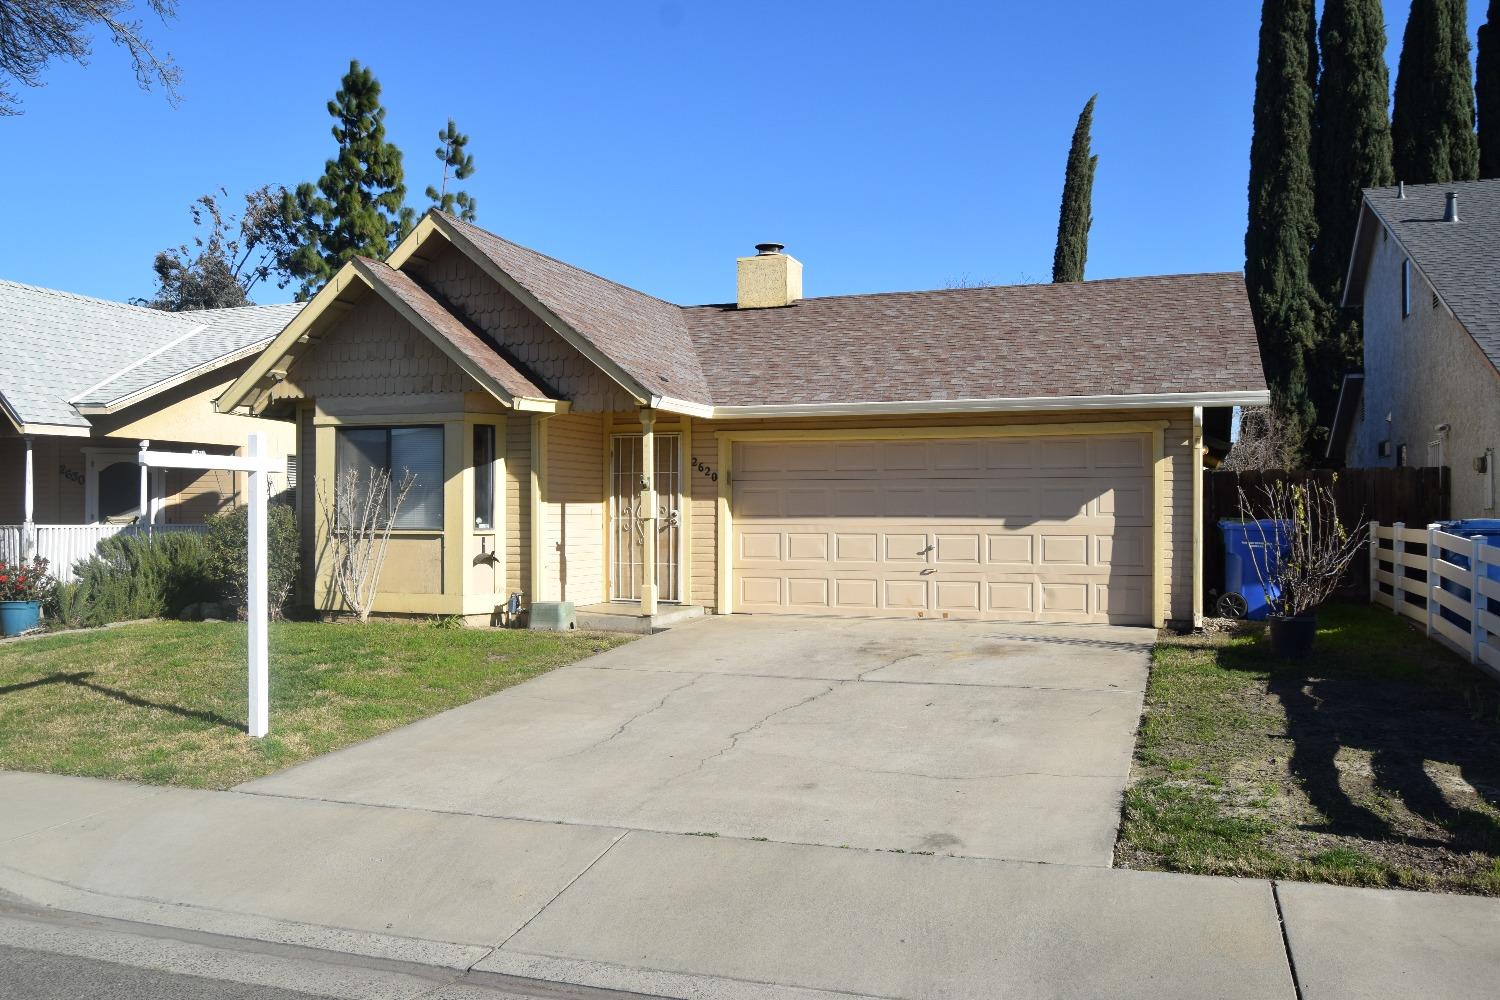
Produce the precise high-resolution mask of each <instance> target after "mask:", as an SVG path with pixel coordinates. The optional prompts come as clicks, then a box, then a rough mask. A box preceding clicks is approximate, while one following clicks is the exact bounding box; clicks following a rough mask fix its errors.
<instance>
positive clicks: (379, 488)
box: [318, 468, 417, 622]
mask: <svg viewBox="0 0 1500 1000" xmlns="http://www.w3.org/2000/svg"><path fill="white" fill-rule="evenodd" d="M416 481H417V478H416V477H415V476H413V475H412V474H411V473H410V472H406V473H404V474H403V475H402V477H401V481H400V482H395V481H393V480H392V479H391V474H390V473H389V472H387V471H386V470H385V469H376V468H371V469H370V470H369V472H368V473H367V474H364V475H361V474H360V472H359V470H358V469H354V468H350V469H345V470H344V471H343V473H341V474H340V475H338V476H336V477H335V479H334V482H333V488H332V492H331V494H330V491H329V489H328V487H327V486H326V485H324V484H322V483H320V484H318V506H319V508H320V509H321V510H322V514H323V522H324V523H325V524H327V525H328V557H329V564H330V566H331V576H332V583H333V589H334V590H335V591H336V592H337V593H338V595H339V597H340V598H342V599H343V601H344V606H345V607H347V608H348V609H349V610H350V611H351V612H353V613H354V614H355V615H357V616H359V620H360V621H361V622H367V621H369V620H370V612H371V611H372V610H374V607H375V595H376V594H378V593H379V592H380V571H381V569H382V568H383V567H384V566H385V553H386V549H387V547H388V546H389V544H390V540H391V529H392V528H393V527H395V524H396V514H397V513H398V512H399V511H400V510H401V505H402V504H403V503H404V502H405V501H406V494H407V493H409V492H410V491H411V488H412V486H413V484H415V483H416Z"/></svg>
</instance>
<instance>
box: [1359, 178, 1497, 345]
mask: <svg viewBox="0 0 1500 1000" xmlns="http://www.w3.org/2000/svg"><path fill="white" fill-rule="evenodd" d="M1400 190H1401V189H1399V188H1394V187H1388V188H1369V189H1367V190H1366V191H1365V194H1364V202H1363V206H1362V208H1361V210H1360V224H1359V231H1358V233H1357V234H1356V240H1355V247H1354V253H1353V255H1352V257H1351V259H1350V268H1349V280H1348V282H1347V283H1346V290H1345V296H1344V302H1345V304H1346V305H1350V304H1355V303H1356V301H1357V297H1360V296H1362V295H1363V291H1364V283H1365V281H1366V272H1367V270H1368V267H1369V261H1370V258H1371V255H1372V249H1373V246H1374V239H1375V237H1376V235H1377V233H1378V227H1380V226H1384V227H1385V228H1386V229H1387V230H1388V231H1389V232H1390V234H1391V236H1392V237H1394V238H1395V239H1396V241H1397V242H1398V243H1399V244H1400V245H1401V247H1402V248H1403V249H1404V250H1405V251H1406V253H1407V255H1408V256H1409V257H1411V259H1412V260H1413V261H1414V262H1415V263H1416V265H1417V267H1418V269H1420V270H1421V272H1422V275H1423V276H1424V277H1425V278H1426V279H1427V281H1428V283H1430V284H1431V285H1432V288H1433V290H1434V291H1435V292H1437V294H1438V297H1439V298H1440V299H1442V301H1443V302H1444V304H1446V305H1447V306H1448V308H1449V310H1451V311H1452V313H1453V315H1454V316H1455V317H1457V319H1458V321H1459V323H1460V324H1461V325H1462V326H1463V327H1464V329H1465V330H1467V331H1468V333H1469V336H1471V337H1473V338H1474V341H1475V342H1476V343H1477V344H1478V345H1479V347H1480V349H1481V350H1483V351H1484V353H1485V355H1486V356H1487V357H1488V358H1489V359H1490V363H1491V364H1493V365H1495V366H1496V368H1497V369H1500V180H1484V181H1453V182H1449V183H1444V184H1408V185H1406V187H1405V192H1406V196H1405V197H1404V198H1403V197H1400V196H1399V192H1400ZM1450 191H1451V192H1454V193H1456V194H1457V195H1458V216H1459V220H1460V221H1459V222H1457V223H1453V222H1444V221H1443V213H1444V210H1445V208H1446V203H1447V197H1448V193H1449V192H1450Z"/></svg>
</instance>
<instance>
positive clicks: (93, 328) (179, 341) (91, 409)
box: [0, 281, 298, 575]
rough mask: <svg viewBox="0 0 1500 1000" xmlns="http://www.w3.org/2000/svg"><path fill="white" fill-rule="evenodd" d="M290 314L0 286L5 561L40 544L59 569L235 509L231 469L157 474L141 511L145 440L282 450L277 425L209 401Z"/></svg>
mask: <svg viewBox="0 0 1500 1000" xmlns="http://www.w3.org/2000/svg"><path fill="white" fill-rule="evenodd" d="M297 312H298V307H297V306H295V305H279V306H248V307H244V308H238V309H210V310H204V311H202V312H195V313H168V312H160V311H157V310H154V309H147V308H144V307H141V306H136V305H130V304H127V303H123V302H111V301H108V300H105V299H97V298H90V297H87V296H82V295H75V294H72V293H70V292H62V291H58V290H56V289H51V288H39V287H36V286H33V285H24V284H20V283H17V282H12V281H0V413H3V414H4V416H3V418H0V558H15V557H17V556H18V555H20V554H21V552H22V551H23V550H26V551H32V550H35V551H38V552H39V554H41V555H43V556H46V557H48V558H49V559H51V560H52V561H53V562H54V563H57V564H58V566H57V568H58V570H59V571H60V572H62V573H63V574H64V575H66V574H67V566H65V565H63V563H71V560H73V559H75V558H79V557H81V556H84V555H87V554H89V553H90V552H92V547H93V544H94V543H96V542H97V541H98V540H99V538H102V537H105V536H106V535H107V534H109V533H110V531H111V530H118V529H119V527H121V526H122V525H124V524H127V523H132V522H137V521H142V520H148V521H150V522H151V523H152V524H154V525H160V526H164V527H174V526H177V527H180V526H190V525H198V524H202V522H203V521H204V520H205V519H206V518H207V517H208V516H209V515H211V514H213V513H215V512H217V511H219V510H222V509H224V508H226V507H228V506H231V505H232V504H234V503H235V502H236V501H237V498H238V497H239V495H240V493H241V490H242V486H243V484H242V483H241V482H240V481H239V479H240V477H239V476H237V474H235V473H229V472H200V471H185V470H175V469H173V470H165V469H158V470H154V471H153V472H151V473H150V474H149V479H148V484H147V486H148V498H147V505H148V509H147V510H146V511H144V512H143V511H142V510H141V509H140V506H141V499H140V498H141V489H140V467H139V464H138V462H137V456H138V452H139V449H140V443H141V442H142V441H150V442H152V445H153V447H156V448H164V449H171V450H201V451H207V452H215V453H220V454H233V453H235V452H237V451H238V450H240V449H243V448H244V446H245V443H246V440H247V438H248V436H249V434H250V433H251V432H252V431H260V432H262V433H264V434H266V435H268V443H269V444H270V446H271V447H272V448H273V449H274V451H273V454H287V455H290V454H291V453H292V446H293V435H292V433H291V431H290V429H289V428H288V427H287V425H286V424H285V423H284V422H281V421H275V420H267V419H263V418H259V417H254V416H245V415H238V414H225V413H219V412H218V411H217V410H215V408H214V403H213V401H214V399H216V398H217V397H218V396H219V395H221V394H222V393H223V392H224V390H225V388H226V387H227V386H228V385H229V384H230V383H231V382H232V381H233V380H234V379H235V378H236V377H238V376H239V375H240V374H241V373H243V372H244V370H245V369H246V368H247V367H248V366H249V364H250V362H251V361H252V360H253V359H254V358H255V357H256V356H258V355H259V353H260V351H261V350H262V349H263V348H264V347H265V346H266V345H267V344H268V343H269V342H270V340H271V339H272V337H274V336H275V335H276V334H277V333H279V332H280V331H281V329H282V328H283V327H284V326H286V324H287V322H288V321H290V320H291V319H292V318H293V317H295V316H296V315H297ZM278 480H279V483H278V485H279V486H280V487H281V488H285V486H286V483H285V480H284V479H283V478H281V477H278Z"/></svg>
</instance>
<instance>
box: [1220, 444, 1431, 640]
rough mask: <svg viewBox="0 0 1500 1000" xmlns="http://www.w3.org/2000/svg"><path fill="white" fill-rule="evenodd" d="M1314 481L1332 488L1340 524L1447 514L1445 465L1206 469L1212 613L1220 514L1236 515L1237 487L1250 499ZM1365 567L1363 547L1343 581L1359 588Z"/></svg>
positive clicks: (1413, 520)
mask: <svg viewBox="0 0 1500 1000" xmlns="http://www.w3.org/2000/svg"><path fill="white" fill-rule="evenodd" d="M1278 482H1283V483H1291V484H1297V483H1317V484H1318V485H1320V486H1322V487H1324V488H1326V489H1327V490H1329V491H1330V492H1331V493H1332V494H1333V499H1334V502H1335V503H1337V504H1338V511H1339V520H1340V522H1342V524H1343V526H1344V530H1346V531H1349V532H1351V533H1352V532H1354V531H1357V530H1360V529H1361V528H1362V527H1363V526H1364V524H1365V523H1366V522H1369V521H1378V522H1380V523H1382V524H1391V523H1394V522H1396V521H1401V522H1403V523H1405V524H1431V523H1432V522H1433V521H1442V520H1445V519H1446V518H1447V517H1448V470H1447V469H1446V468H1427V469H1413V468H1404V469H1339V470H1333V469H1301V470H1294V471H1286V470H1281V469H1269V470H1265V471H1259V472H1230V471H1226V470H1217V471H1206V472H1204V474H1203V505H1204V507H1203V526H1204V531H1203V590H1204V594H1203V607H1204V608H1205V609H1206V610H1207V611H1208V613H1210V614H1212V613H1213V608H1214V602H1215V601H1216V600H1217V599H1218V595H1219V594H1220V593H1221V592H1222V591H1223V589H1224V539H1223V536H1222V535H1221V534H1220V532H1219V521H1220V520H1221V519H1223V518H1238V517H1240V497H1239V491H1240V489H1244V491H1245V495H1246V496H1247V497H1249V498H1250V501H1251V503H1252V504H1254V503H1255V501H1256V500H1257V499H1258V498H1259V497H1260V496H1262V491H1263V490H1264V488H1265V487H1267V486H1270V485H1272V484H1273V483H1278ZM1368 573H1369V554H1368V552H1367V551H1362V552H1360V554H1359V555H1358V556H1356V557H1355V561H1354V563H1353V564H1352V565H1351V566H1350V567H1349V577H1348V580H1347V581H1346V584H1349V585H1352V586H1354V587H1356V588H1362V587H1363V583H1362V581H1363V580H1364V579H1365V577H1366V575H1368Z"/></svg>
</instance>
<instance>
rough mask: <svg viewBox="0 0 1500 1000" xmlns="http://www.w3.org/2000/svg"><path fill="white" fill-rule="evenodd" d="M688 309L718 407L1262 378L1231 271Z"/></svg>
mask: <svg viewBox="0 0 1500 1000" xmlns="http://www.w3.org/2000/svg"><path fill="white" fill-rule="evenodd" d="M685 311H686V313H687V316H688V328H689V330H690V331H691V332H692V335H693V340H694V342H695V343H696V344H697V345H698V349H699V356H700V357H701V358H702V359H703V360H704V362H705V364H706V365H707V366H708V369H709V370H708V377H709V380H710V382H712V384H713V387H714V389H713V394H714V399H713V402H714V403H715V404H716V405H719V406H746V405H764V404H775V403H843V402H854V401H857V402H900V401H908V400H955V399H993V398H1011V397H1035V396H1091V395H1128V394H1157V393H1169V392H1206V391H1232V390H1252V391H1253V390H1261V389H1264V388H1265V387H1266V383H1265V376H1264V374H1263V372H1262V370H1261V364H1260V351H1259V349H1258V348H1257V346H1256V340H1255V327H1254V324H1253V323H1252V321H1251V318H1250V303H1249V300H1248V298H1247V297H1246V294H1245V281H1244V278H1243V277H1241V276H1240V275H1239V274H1233V273H1231V274H1187V275H1174V276H1168V277H1152V278H1118V279H1111V280H1107V281H1088V282H1079V283H1075V284H1062V285H1014V286H1008V287H997V288H963V289H952V290H944V291H933V292H894V293H889V294H882V295H839V296H831V297H828V298H814V299H803V300H802V301H800V302H798V303H796V304H795V305H791V306H788V307H786V308H784V309H747V310H740V309H736V308H734V307H733V306H699V307H696V308H691V309H687V310H685Z"/></svg>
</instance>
